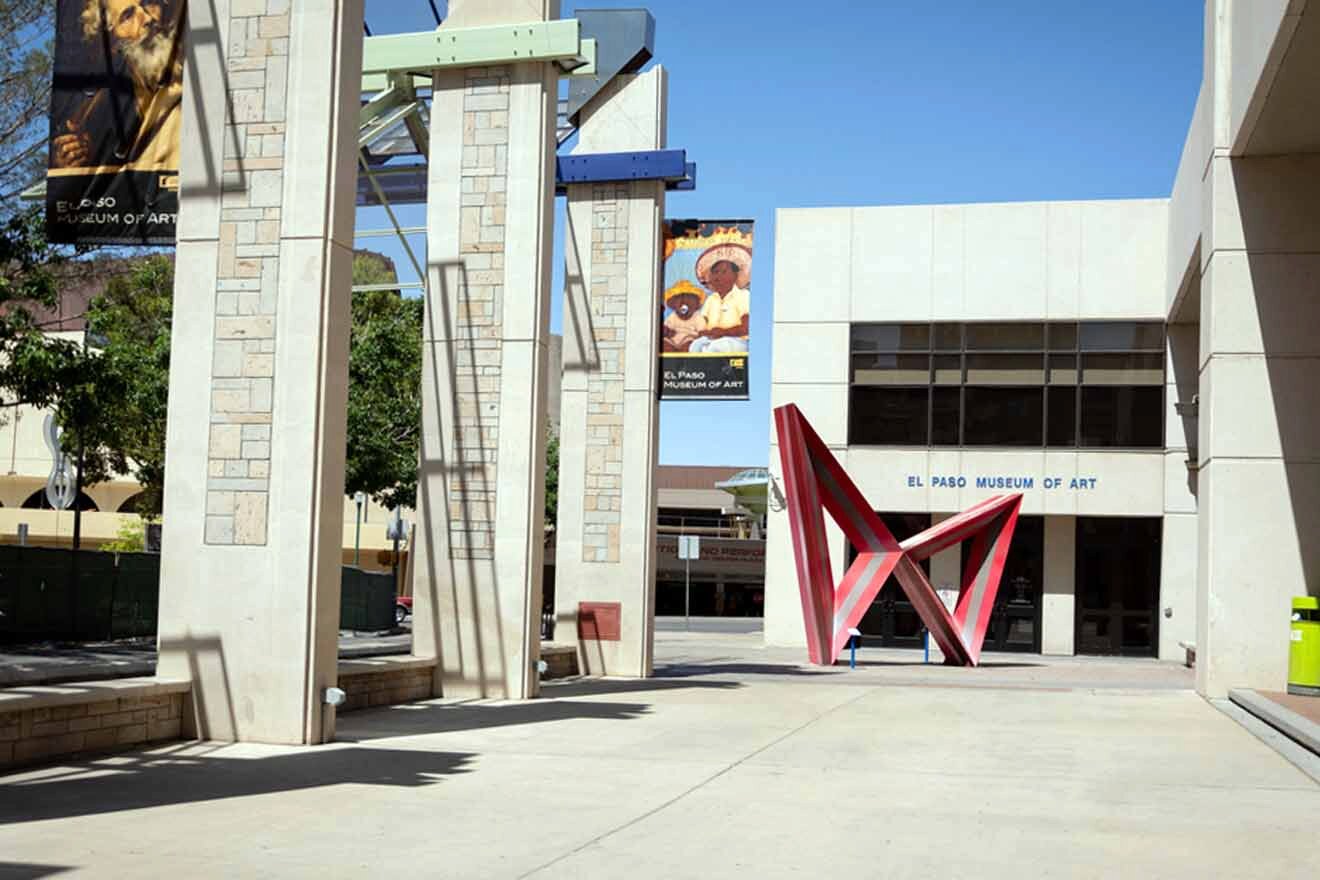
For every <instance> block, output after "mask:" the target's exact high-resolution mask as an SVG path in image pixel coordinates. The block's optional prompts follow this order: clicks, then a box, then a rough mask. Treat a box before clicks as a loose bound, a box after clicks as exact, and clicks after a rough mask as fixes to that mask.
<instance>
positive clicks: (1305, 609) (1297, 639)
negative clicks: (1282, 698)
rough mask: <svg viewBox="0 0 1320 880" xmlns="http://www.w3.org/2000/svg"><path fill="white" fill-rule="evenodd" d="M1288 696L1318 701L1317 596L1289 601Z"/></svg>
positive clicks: (1319, 643)
mask: <svg viewBox="0 0 1320 880" xmlns="http://www.w3.org/2000/svg"><path fill="white" fill-rule="evenodd" d="M1289 638H1291V639H1292V641H1291V642H1289V643H1288V693H1290V694H1298V695H1300V696H1308V697H1320V596H1296V597H1294V598H1293V600H1292V632H1291V633H1290V635H1289Z"/></svg>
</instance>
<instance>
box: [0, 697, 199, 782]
mask: <svg viewBox="0 0 1320 880" xmlns="http://www.w3.org/2000/svg"><path fill="white" fill-rule="evenodd" d="M182 717H183V694H159V695H156V696H149V697H119V698H117V699H112V700H103V701H101V702H95V703H91V702H89V703H78V704H74V705H68V706H50V707H46V708H35V709H20V710H18V711H12V712H3V713H0V768H5V769H7V768H10V767H19V766H23V765H25V764H33V763H37V762H46V761H51V760H54V759H56V758H62V757H67V756H71V755H79V754H83V753H89V752H106V751H112V750H117V749H127V748H132V747H133V746H141V745H144V744H146V743H154V742H164V741H166V740H175V739H179V738H180V736H181V734H180V725H181V723H182Z"/></svg>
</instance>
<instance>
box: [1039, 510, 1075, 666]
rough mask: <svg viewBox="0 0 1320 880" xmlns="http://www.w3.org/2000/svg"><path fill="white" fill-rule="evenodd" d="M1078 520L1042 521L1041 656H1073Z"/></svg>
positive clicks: (1048, 519) (1061, 518) (1051, 517)
mask: <svg viewBox="0 0 1320 880" xmlns="http://www.w3.org/2000/svg"><path fill="white" fill-rule="evenodd" d="M1076 594H1077V517H1075V516H1047V517H1045V584H1044V588H1043V590H1042V593H1041V610H1040V652H1041V653H1042V654H1062V655H1063V656H1065V657H1071V656H1072V655H1073V654H1074V653H1076V645H1075V644H1074V637H1075V633H1076V626H1077V623H1076V617H1075V609H1076V601H1077V599H1076Z"/></svg>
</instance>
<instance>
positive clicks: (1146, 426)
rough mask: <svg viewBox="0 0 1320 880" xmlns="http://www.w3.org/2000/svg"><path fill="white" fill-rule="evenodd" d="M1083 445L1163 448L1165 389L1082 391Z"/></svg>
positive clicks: (1127, 388) (1117, 388)
mask: <svg viewBox="0 0 1320 880" xmlns="http://www.w3.org/2000/svg"><path fill="white" fill-rule="evenodd" d="M1080 445H1081V446H1090V447H1106V446H1117V447H1127V448H1161V447H1163V446H1164V388H1163V386H1159V387H1152V386H1144V387H1122V386H1093V387H1085V388H1083V389H1082V436H1081V443H1080Z"/></svg>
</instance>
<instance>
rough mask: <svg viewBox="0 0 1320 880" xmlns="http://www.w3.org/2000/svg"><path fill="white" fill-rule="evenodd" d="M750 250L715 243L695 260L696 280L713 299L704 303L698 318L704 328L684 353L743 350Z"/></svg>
mask: <svg viewBox="0 0 1320 880" xmlns="http://www.w3.org/2000/svg"><path fill="white" fill-rule="evenodd" d="M751 274H752V251H751V249H750V248H747V247H744V246H742V245H740V244H732V243H728V244H717V245H715V246H714V247H711V248H707V249H706V251H705V252H704V253H702V255H701V256H700V257H698V258H697V280H698V281H700V282H701V283H702V284H703V285H704V286H705V287H706V288H707V289H708V290H710V291H711V292H712V293H713V294H715V295H714V296H711V297H710V298H708V299H707V300H706V304H705V305H704V306H702V308H701V316H702V317H703V318H705V320H706V329H705V330H704V331H703V332H702V334H701V336H700V337H698V338H697V339H696V340H695V341H694V342H693V343H692V345H690V346H689V347H688V351H692V352H710V353H719V354H734V353H735V352H745V351H747V332H748V328H749V323H750V320H751V295H750V294H749V293H748V292H747V288H748V286H749V282H750V281H751Z"/></svg>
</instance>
